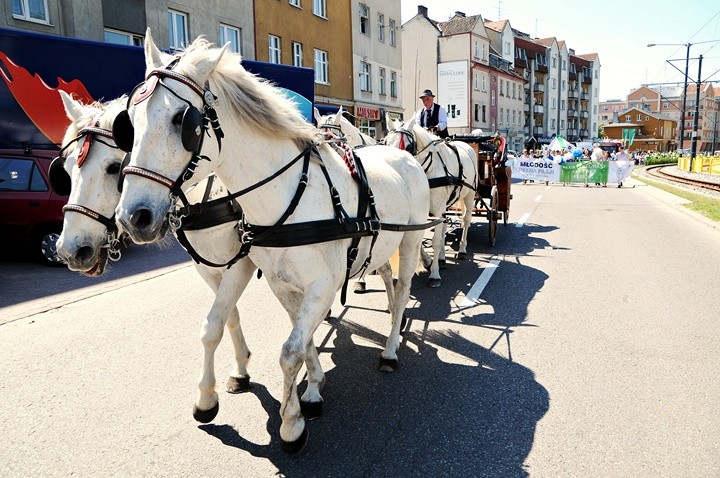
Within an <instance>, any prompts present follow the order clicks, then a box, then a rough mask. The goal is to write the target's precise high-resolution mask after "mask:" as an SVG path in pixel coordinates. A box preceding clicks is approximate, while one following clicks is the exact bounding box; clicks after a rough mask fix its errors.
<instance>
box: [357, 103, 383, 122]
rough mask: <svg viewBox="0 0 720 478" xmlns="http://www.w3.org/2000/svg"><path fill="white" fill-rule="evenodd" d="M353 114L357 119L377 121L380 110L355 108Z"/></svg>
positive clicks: (364, 107)
mask: <svg viewBox="0 0 720 478" xmlns="http://www.w3.org/2000/svg"><path fill="white" fill-rule="evenodd" d="M355 112H356V113H357V117H358V118H366V119H369V120H379V119H380V110H379V109H377V108H369V107H367V106H356V107H355Z"/></svg>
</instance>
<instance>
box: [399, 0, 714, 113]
mask: <svg viewBox="0 0 720 478" xmlns="http://www.w3.org/2000/svg"><path fill="white" fill-rule="evenodd" d="M418 4H420V5H424V6H426V7H427V8H428V16H429V17H430V18H431V19H432V20H436V21H447V20H448V19H449V18H451V17H452V16H453V14H454V13H455V12H456V11H461V12H464V13H465V14H466V15H467V16H470V15H478V14H479V15H482V17H483V19H484V20H491V21H495V20H510V25H511V26H512V27H513V28H515V29H516V30H520V31H522V32H525V33H527V34H529V35H530V36H531V38H536V37H537V38H547V37H555V38H556V39H558V40H564V41H565V43H566V45H567V47H568V48H573V49H574V50H575V54H576V55H583V54H587V53H597V54H598V55H599V58H600V65H601V70H600V101H607V100H610V99H622V100H624V99H625V97H626V96H627V95H628V93H630V92H631V91H632V90H634V89H636V88H638V87H640V86H641V85H642V84H645V83H669V82H680V83H682V82H683V81H684V79H685V65H686V61H685V59H686V56H687V52H688V50H687V46H686V45H687V44H688V43H690V44H691V46H690V61H689V62H688V63H689V67H688V78H689V79H688V81H689V82H695V81H697V78H698V66H699V61H698V60H697V58H698V57H699V56H700V55H702V56H703V61H702V66H701V71H700V73H701V78H702V80H703V81H718V82H720V2H719V1H718V0H602V1H597V0H576V1H574V2H569V1H568V0H542V1H539V0H401V8H402V11H401V14H402V23H405V22H406V21H408V20H410V19H411V18H412V17H413V16H415V15H416V14H417V6H418ZM715 40H716V41H715ZM701 42H708V43H701ZM650 43H655V44H660V43H666V44H668V43H669V44H679V45H669V46H662V45H657V46H654V47H650V48H649V47H648V46H647V45H648V44H650ZM718 85H720V83H718Z"/></svg>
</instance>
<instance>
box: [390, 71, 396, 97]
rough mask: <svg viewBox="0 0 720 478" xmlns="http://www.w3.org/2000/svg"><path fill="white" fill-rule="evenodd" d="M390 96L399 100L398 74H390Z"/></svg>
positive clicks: (393, 72)
mask: <svg viewBox="0 0 720 478" xmlns="http://www.w3.org/2000/svg"><path fill="white" fill-rule="evenodd" d="M390 96H392V97H393V98H397V72H395V71H391V72H390Z"/></svg>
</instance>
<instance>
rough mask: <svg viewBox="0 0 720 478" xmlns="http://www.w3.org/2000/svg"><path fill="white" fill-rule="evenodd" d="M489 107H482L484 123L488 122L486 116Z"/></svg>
mask: <svg viewBox="0 0 720 478" xmlns="http://www.w3.org/2000/svg"><path fill="white" fill-rule="evenodd" d="M486 106H487V105H482V122H483V123H485V122H486V121H487V116H485V114H486V113H487V108H486Z"/></svg>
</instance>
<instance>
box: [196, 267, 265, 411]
mask: <svg viewBox="0 0 720 478" xmlns="http://www.w3.org/2000/svg"><path fill="white" fill-rule="evenodd" d="M197 270H198V272H199V273H200V275H201V277H202V278H203V279H204V280H205V282H206V283H207V284H208V285H209V286H210V288H211V289H213V291H214V292H215V301H214V302H213V305H212V307H211V309H210V312H209V313H208V315H207V317H206V318H205V321H204V322H203V324H202V326H201V333H200V339H201V341H202V343H203V349H204V354H203V365H202V371H201V376H200V381H199V383H198V395H197V398H196V400H195V404H194V406H193V417H194V418H195V420H197V421H199V422H202V423H208V422H210V421H212V420H213V419H214V418H215V417H216V416H217V413H218V410H219V401H218V395H217V391H216V389H215V385H216V379H215V351H216V350H217V347H218V345H219V344H220V340H221V339H222V335H223V327H224V326H225V325H227V327H228V331H229V332H230V336H231V338H232V341H233V346H234V348H235V364H234V367H233V373H232V375H231V377H230V379H229V380H228V391H231V392H232V393H239V392H243V391H247V390H248V389H249V388H250V376H249V375H248V373H247V363H248V361H249V359H250V351H249V349H248V346H247V344H246V342H245V337H244V335H243V333H242V328H241V327H240V314H239V312H238V310H237V307H236V303H237V300H238V298H239V297H240V295H241V294H242V292H243V291H244V290H245V287H246V286H247V284H248V282H250V279H251V277H252V273H253V271H254V270H255V265H254V264H253V263H252V262H250V261H249V260H242V261H240V262H238V263H237V264H235V265H234V266H233V267H231V268H230V269H227V270H224V271H222V272H220V273H219V272H218V271H217V270H216V269H212V270H211V269H209V268H206V267H205V266H197Z"/></svg>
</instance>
